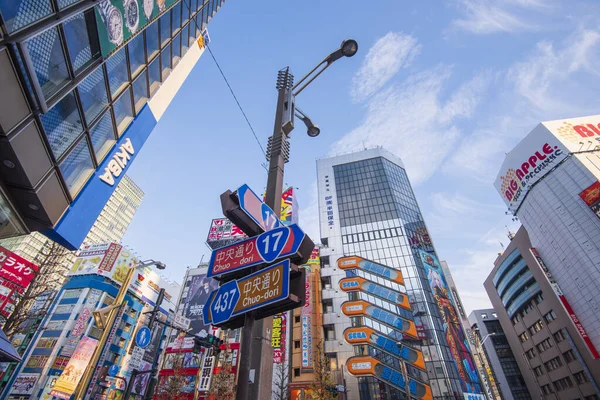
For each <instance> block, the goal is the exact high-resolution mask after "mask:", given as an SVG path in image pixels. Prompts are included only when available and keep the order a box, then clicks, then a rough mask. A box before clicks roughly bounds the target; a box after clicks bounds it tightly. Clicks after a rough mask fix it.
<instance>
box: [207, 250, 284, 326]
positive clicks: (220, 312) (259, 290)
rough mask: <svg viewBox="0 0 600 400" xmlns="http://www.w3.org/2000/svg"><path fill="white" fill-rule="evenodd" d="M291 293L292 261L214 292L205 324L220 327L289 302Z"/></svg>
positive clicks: (209, 302) (281, 263) (225, 285)
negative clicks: (236, 317) (274, 305)
mask: <svg viewBox="0 0 600 400" xmlns="http://www.w3.org/2000/svg"><path fill="white" fill-rule="evenodd" d="M289 294H290V260H283V261H281V262H279V263H277V264H274V265H271V266H269V267H267V268H265V269H262V270H260V271H258V272H255V273H253V274H251V275H248V276H245V277H243V278H241V279H238V280H232V281H229V282H227V283H226V284H224V285H223V286H221V287H220V288H219V289H218V290H214V291H213V292H212V293H211V294H210V296H208V300H207V301H206V303H205V304H204V310H209V312H205V313H204V324H205V325H208V324H212V325H220V324H223V323H224V322H226V321H227V320H229V319H230V318H232V317H235V316H238V315H242V314H244V313H246V312H248V311H250V310H255V309H257V308H261V307H264V306H266V305H269V304H272V303H276V302H278V301H280V300H284V299H287V298H288V297H289Z"/></svg>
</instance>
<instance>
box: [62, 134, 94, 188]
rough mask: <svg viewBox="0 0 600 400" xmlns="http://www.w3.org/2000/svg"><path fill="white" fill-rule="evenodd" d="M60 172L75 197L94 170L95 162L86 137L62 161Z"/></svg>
mask: <svg viewBox="0 0 600 400" xmlns="http://www.w3.org/2000/svg"><path fill="white" fill-rule="evenodd" d="M60 172H61V173H62V175H63V177H64V179H65V183H66V184H67V188H68V189H69V193H71V196H72V197H75V196H76V195H77V193H78V192H79V190H80V189H81V188H82V187H83V185H84V184H85V183H86V182H87V180H88V178H89V177H90V175H91V174H92V173H93V172H94V164H93V163H92V158H91V156H90V149H89V148H88V145H87V141H86V140H85V138H84V139H82V140H80V141H79V143H78V144H77V146H75V148H73V150H72V151H71V152H70V153H69V155H68V156H67V157H66V158H65V159H64V161H63V162H62V163H60Z"/></svg>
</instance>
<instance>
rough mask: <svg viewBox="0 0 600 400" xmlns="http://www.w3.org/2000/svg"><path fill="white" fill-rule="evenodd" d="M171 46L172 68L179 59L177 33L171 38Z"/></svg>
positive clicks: (179, 45)
mask: <svg viewBox="0 0 600 400" xmlns="http://www.w3.org/2000/svg"><path fill="white" fill-rule="evenodd" d="M171 46H172V48H173V68H175V66H176V65H177V63H178V62H179V60H180V59H181V35H180V34H177V36H175V38H173V43H171Z"/></svg>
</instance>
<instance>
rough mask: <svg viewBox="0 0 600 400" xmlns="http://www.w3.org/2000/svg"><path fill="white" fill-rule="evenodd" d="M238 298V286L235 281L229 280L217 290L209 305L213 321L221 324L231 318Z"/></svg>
mask: <svg viewBox="0 0 600 400" xmlns="http://www.w3.org/2000/svg"><path fill="white" fill-rule="evenodd" d="M239 298H240V288H239V287H238V284H237V281H229V282H227V283H226V284H224V285H223V286H221V287H220V288H219V289H218V290H217V294H216V295H215V298H214V300H213V302H212V304H211V305H210V312H211V315H212V319H213V322H214V323H215V324H221V323H223V322H225V321H227V320H228V319H229V318H231V314H233V309H234V308H235V306H236V305H237V302H238V300H239Z"/></svg>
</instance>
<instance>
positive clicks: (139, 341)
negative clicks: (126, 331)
mask: <svg viewBox="0 0 600 400" xmlns="http://www.w3.org/2000/svg"><path fill="white" fill-rule="evenodd" d="M151 338H152V334H151V333H150V329H149V328H148V327H147V326H142V327H141V328H140V329H138V331H137V333H136V334H135V344H136V345H137V346H138V347H140V348H142V349H143V348H145V347H147V346H148V345H149V344H150V339H151Z"/></svg>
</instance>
